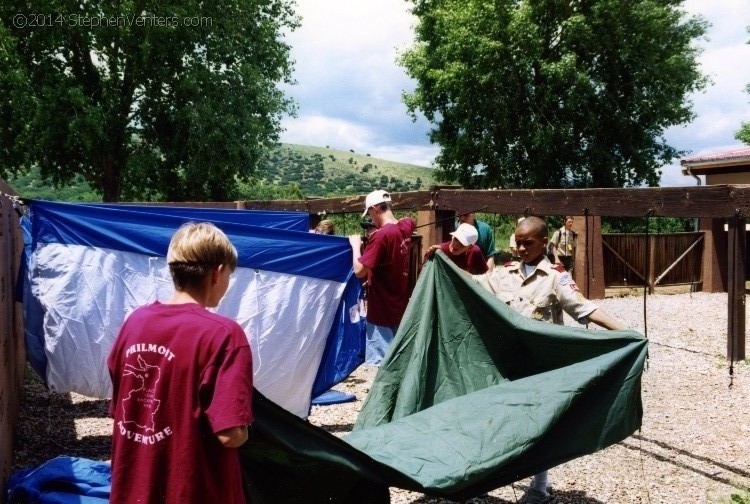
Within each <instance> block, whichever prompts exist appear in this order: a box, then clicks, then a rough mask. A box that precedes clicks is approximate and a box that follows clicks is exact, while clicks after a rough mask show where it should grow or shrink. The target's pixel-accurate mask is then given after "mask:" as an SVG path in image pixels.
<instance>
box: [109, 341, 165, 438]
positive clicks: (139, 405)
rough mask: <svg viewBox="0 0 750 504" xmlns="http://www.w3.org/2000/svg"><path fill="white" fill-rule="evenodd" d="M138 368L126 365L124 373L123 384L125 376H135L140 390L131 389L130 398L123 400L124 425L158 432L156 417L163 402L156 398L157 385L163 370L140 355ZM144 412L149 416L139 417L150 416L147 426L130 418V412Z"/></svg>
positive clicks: (144, 416) (141, 416)
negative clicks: (155, 425)
mask: <svg viewBox="0 0 750 504" xmlns="http://www.w3.org/2000/svg"><path fill="white" fill-rule="evenodd" d="M170 353H171V352H170ZM173 355H174V354H173ZM138 366H139V367H136V366H133V365H132V364H125V370H124V371H123V372H122V376H123V382H126V380H125V379H124V377H125V376H133V377H135V379H136V380H137V381H136V383H137V384H138V385H139V386H138V388H133V389H131V390H130V392H128V396H127V397H126V398H125V399H123V400H122V413H123V415H122V416H123V419H122V423H125V424H133V425H134V426H136V427H138V428H140V429H144V430H146V431H151V432H154V431H155V430H156V429H155V428H154V415H155V414H156V412H157V411H158V410H159V405H160V404H161V401H160V400H159V399H157V398H156V384H157V383H159V379H160V378H161V370H160V369H159V366H152V365H150V364H147V363H146V361H145V360H144V359H143V357H141V356H140V355H138ZM130 381H131V380H127V382H130ZM131 401H133V402H131ZM143 410H145V411H146V412H147V414H148V415H139V417H140V418H142V419H143V418H146V416H148V418H149V421H148V423H146V422H144V423H145V425H141V424H139V423H138V419H131V418H128V415H129V412H131V411H139V412H140V411H143ZM141 421H143V420H141ZM131 427H132V426H131ZM121 429H122V427H121Z"/></svg>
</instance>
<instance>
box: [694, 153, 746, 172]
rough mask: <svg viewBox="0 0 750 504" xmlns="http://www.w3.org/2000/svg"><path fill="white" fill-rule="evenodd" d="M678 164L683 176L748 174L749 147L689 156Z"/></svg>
mask: <svg viewBox="0 0 750 504" xmlns="http://www.w3.org/2000/svg"><path fill="white" fill-rule="evenodd" d="M680 164H681V165H682V174H683V175H719V174H723V173H738V172H750V147H745V148H742V149H734V150H730V151H724V152H715V153H713V154H701V155H698V156H690V157H686V158H682V159H681V160H680Z"/></svg>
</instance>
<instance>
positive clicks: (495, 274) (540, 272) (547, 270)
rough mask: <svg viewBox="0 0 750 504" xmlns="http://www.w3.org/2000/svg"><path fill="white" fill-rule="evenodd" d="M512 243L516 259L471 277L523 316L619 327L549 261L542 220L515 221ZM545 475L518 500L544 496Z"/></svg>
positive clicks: (538, 500) (538, 501)
mask: <svg viewBox="0 0 750 504" xmlns="http://www.w3.org/2000/svg"><path fill="white" fill-rule="evenodd" d="M516 246H517V248H518V255H519V257H520V258H521V261H512V262H509V263H506V264H505V265H504V266H503V267H500V268H495V269H494V270H492V271H491V272H489V273H485V274H484V275H474V276H472V278H473V279H474V281H476V282H477V283H479V284H480V285H481V286H482V287H484V288H485V289H487V290H488V291H490V292H492V293H493V294H494V295H495V297H496V298H498V299H500V300H501V301H503V302H504V303H507V304H508V305H509V306H510V307H511V308H513V309H514V310H515V311H517V312H519V313H520V314H521V315H523V316H525V317H529V318H534V319H538V320H543V321H545V322H553V323H555V324H560V325H562V324H563V317H562V312H563V310H565V312H567V313H568V315H570V316H571V317H573V318H575V319H576V320H578V321H579V322H580V323H587V321H591V322H593V323H595V324H597V325H600V326H602V327H604V328H606V329H623V328H624V326H623V325H622V324H621V323H620V322H619V321H617V320H616V319H614V318H612V317H611V316H609V315H608V314H607V313H605V312H604V311H602V310H601V309H599V308H597V306H596V305H595V304H594V303H592V302H591V301H589V300H588V299H586V298H585V297H583V295H582V294H581V293H580V292H579V291H578V286H576V284H575V282H574V281H573V278H571V276H570V273H568V272H566V271H565V269H564V268H563V267H562V266H559V265H558V266H553V265H552V263H550V262H549V260H548V259H547V257H546V256H545V255H544V251H545V249H546V248H547V224H546V223H545V222H544V220H543V219H540V218H539V217H527V218H526V219H524V220H522V221H520V222H519V223H518V226H517V227H516ZM587 319H588V320H587ZM547 480H548V478H547V471H543V472H541V473H539V474H536V475H534V479H533V481H532V483H531V486H530V487H529V490H528V491H527V492H526V494H525V495H524V497H523V498H522V499H521V502H524V503H528V504H543V503H546V502H549V501H550V500H551V496H550V494H549V493H548V491H547V488H548V481H547Z"/></svg>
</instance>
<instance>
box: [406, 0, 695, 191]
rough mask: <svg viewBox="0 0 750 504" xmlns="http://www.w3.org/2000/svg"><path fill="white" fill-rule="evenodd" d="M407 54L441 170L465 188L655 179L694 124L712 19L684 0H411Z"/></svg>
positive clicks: (410, 100) (409, 98) (414, 100)
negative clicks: (411, 40) (674, 143)
mask: <svg viewBox="0 0 750 504" xmlns="http://www.w3.org/2000/svg"><path fill="white" fill-rule="evenodd" d="M411 1H412V2H413V3H414V9H413V12H414V14H415V15H416V16H417V18H418V24H417V26H416V43H415V45H414V46H413V47H412V48H411V49H409V50H408V51H406V52H405V53H404V54H403V55H402V57H401V60H400V63H401V64H402V66H403V67H404V68H405V69H406V71H407V73H408V74H409V75H410V76H411V77H413V78H415V79H416V81H417V87H416V89H415V90H414V91H413V92H411V93H407V94H405V96H404V100H405V103H406V105H407V107H408V109H409V111H410V112H411V113H412V114H413V115H414V116H416V114H417V112H422V113H423V114H424V115H425V116H426V118H427V119H428V120H429V121H431V122H432V123H433V124H434V128H433V129H432V131H431V132H430V139H431V141H432V142H433V143H437V144H438V145H439V146H440V148H441V152H440V154H439V156H438V159H437V165H438V175H439V176H440V177H444V178H446V179H456V180H458V181H459V182H460V183H461V184H462V185H463V186H464V187H467V188H470V187H500V188H522V187H523V188H556V187H622V186H636V185H641V184H644V183H646V184H649V185H657V184H658V181H659V177H660V170H659V168H660V167H661V166H664V165H665V164H668V163H669V162H670V161H671V159H672V158H674V157H675V156H678V155H680V154H681V153H680V152H678V151H677V150H675V149H674V148H673V147H671V146H669V145H668V144H667V143H666V141H665V140H664V138H663V137H662V133H663V132H664V130H665V129H666V128H668V127H669V126H673V125H677V124H683V123H685V122H688V121H690V120H692V118H693V112H692V111H691V104H690V102H689V101H687V100H686V95H687V94H688V93H690V92H693V91H696V90H699V89H702V88H704V87H705V85H706V84H707V82H708V81H707V78H706V77H704V76H703V75H701V73H700V71H699V68H698V62H697V54H698V49H696V47H695V46H694V45H693V44H692V43H693V41H694V40H696V39H697V38H699V37H702V36H704V34H705V32H706V27H707V24H706V22H705V21H703V20H702V19H701V18H687V19H685V17H684V16H685V15H684V13H683V11H682V10H680V8H679V7H680V4H681V3H682V1H681V0H573V1H570V2H559V1H556V0H535V1H531V0H520V1H514V2H509V1H498V2H487V1H484V0H411Z"/></svg>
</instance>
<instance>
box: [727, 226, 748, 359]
mask: <svg viewBox="0 0 750 504" xmlns="http://www.w3.org/2000/svg"><path fill="white" fill-rule="evenodd" d="M728 241H729V243H728V247H727V248H728V251H727V252H728V256H727V263H728V264H729V271H728V277H729V278H728V279H729V296H728V297H729V313H728V316H727V322H728V335H727V360H729V361H740V360H744V359H745V256H746V253H747V250H746V246H745V219H740V218H736V219H735V218H732V219H729V240H728Z"/></svg>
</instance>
